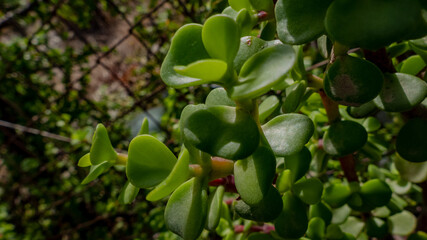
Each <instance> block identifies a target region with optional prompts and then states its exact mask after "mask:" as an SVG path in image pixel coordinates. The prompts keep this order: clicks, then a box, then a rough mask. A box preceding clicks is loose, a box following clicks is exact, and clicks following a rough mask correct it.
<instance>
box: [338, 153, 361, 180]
mask: <svg viewBox="0 0 427 240" xmlns="http://www.w3.org/2000/svg"><path fill="white" fill-rule="evenodd" d="M340 163H341V168H342V170H343V171H344V176H345V177H346V178H347V181H349V182H358V181H359V178H358V177H357V173H356V169H355V165H356V162H355V160H354V156H353V154H349V155H346V156H344V157H340Z"/></svg>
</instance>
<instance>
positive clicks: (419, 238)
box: [408, 231, 427, 240]
mask: <svg viewBox="0 0 427 240" xmlns="http://www.w3.org/2000/svg"><path fill="white" fill-rule="evenodd" d="M408 240H427V233H425V232H421V231H418V232H416V233H412V234H411V235H409V237H408Z"/></svg>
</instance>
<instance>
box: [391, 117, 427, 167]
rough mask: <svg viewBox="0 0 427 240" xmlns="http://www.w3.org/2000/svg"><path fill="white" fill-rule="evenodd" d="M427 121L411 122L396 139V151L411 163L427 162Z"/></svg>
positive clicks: (417, 120) (419, 119)
mask: <svg viewBox="0 0 427 240" xmlns="http://www.w3.org/2000/svg"><path fill="white" fill-rule="evenodd" d="M426 133H427V120H425V119H421V118H416V119H411V120H409V121H408V122H407V123H406V124H405V125H404V126H403V127H402V129H400V131H399V134H398V135H397V139H396V151H397V152H398V153H399V155H400V156H402V157H403V158H404V159H406V160H408V161H410V162H425V161H427V138H426Z"/></svg>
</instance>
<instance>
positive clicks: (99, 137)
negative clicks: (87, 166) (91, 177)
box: [90, 124, 117, 165]
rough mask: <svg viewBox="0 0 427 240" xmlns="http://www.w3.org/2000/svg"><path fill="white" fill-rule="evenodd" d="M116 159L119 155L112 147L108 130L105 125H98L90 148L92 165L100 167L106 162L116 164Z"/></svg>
mask: <svg viewBox="0 0 427 240" xmlns="http://www.w3.org/2000/svg"><path fill="white" fill-rule="evenodd" d="M116 159H117V153H116V151H114V148H113V146H112V145H111V142H110V138H109V137H108V132H107V129H105V127H104V125H102V124H98V125H97V126H96V130H95V133H94V134H93V138H92V146H91V147H90V162H91V163H92V165H98V164H101V163H103V162H105V161H108V162H114V161H116Z"/></svg>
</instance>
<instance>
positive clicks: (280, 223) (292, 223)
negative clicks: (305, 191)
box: [274, 192, 308, 238]
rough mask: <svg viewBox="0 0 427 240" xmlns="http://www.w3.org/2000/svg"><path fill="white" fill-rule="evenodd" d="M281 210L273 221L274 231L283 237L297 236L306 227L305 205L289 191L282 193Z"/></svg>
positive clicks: (299, 235) (304, 230) (302, 232)
mask: <svg viewBox="0 0 427 240" xmlns="http://www.w3.org/2000/svg"><path fill="white" fill-rule="evenodd" d="M282 199H283V210H282V212H281V213H280V215H279V217H278V218H277V219H276V221H275V222H274V226H275V228H276V232H277V233H278V234H279V235H280V236H281V237H283V238H299V237H302V236H303V235H304V233H305V232H306V231H307V227H308V218H307V212H306V211H307V210H306V205H305V204H304V203H303V202H302V201H301V200H299V198H297V197H295V196H294V195H293V194H292V193H291V192H286V193H285V194H283V198H282Z"/></svg>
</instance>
